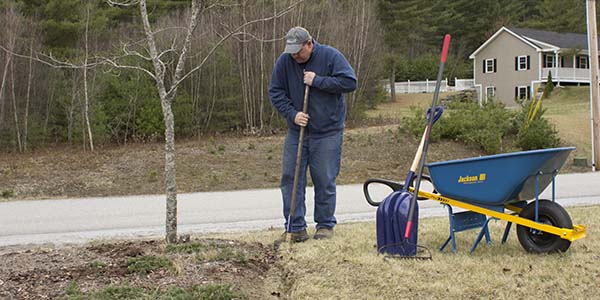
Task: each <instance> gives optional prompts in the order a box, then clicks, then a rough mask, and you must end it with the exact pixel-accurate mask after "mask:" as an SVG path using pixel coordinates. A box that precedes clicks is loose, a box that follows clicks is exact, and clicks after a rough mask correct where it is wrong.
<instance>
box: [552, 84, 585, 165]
mask: <svg viewBox="0 0 600 300" xmlns="http://www.w3.org/2000/svg"><path fill="white" fill-rule="evenodd" d="M542 105H543V107H544V108H545V109H546V113H545V114H544V116H546V117H547V118H548V119H549V120H550V122H552V124H554V125H555V126H556V129H558V132H559V134H560V138H561V139H562V140H563V142H564V143H565V145H568V146H575V147H577V150H576V151H575V155H576V156H582V157H586V158H587V159H588V163H589V162H591V158H592V142H591V123H590V118H591V117H590V95H589V87H587V86H583V87H567V88H555V89H554V91H553V92H552V95H551V97H549V98H547V99H544V100H543V104H542Z"/></svg>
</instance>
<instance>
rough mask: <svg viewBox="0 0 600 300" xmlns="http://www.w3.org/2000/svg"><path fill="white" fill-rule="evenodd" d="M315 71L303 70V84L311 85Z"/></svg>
mask: <svg viewBox="0 0 600 300" xmlns="http://www.w3.org/2000/svg"><path fill="white" fill-rule="evenodd" d="M315 76H316V74H315V72H304V84H306V85H308V86H312V83H313V79H315Z"/></svg>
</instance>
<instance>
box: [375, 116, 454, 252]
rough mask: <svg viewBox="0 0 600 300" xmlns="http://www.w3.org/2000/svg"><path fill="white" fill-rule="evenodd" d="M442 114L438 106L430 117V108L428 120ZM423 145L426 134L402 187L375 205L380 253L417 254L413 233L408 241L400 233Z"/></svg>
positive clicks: (435, 119) (403, 226)
mask: <svg viewBox="0 0 600 300" xmlns="http://www.w3.org/2000/svg"><path fill="white" fill-rule="evenodd" d="M442 112H443V108H442V107H441V106H439V107H437V108H436V109H435V112H434V114H433V115H432V114H431V109H429V110H428V111H427V120H428V121H429V120H430V119H433V122H436V121H437V120H438V119H439V118H440V117H441V115H442ZM425 130H427V128H425ZM424 143H425V133H423V136H422V138H421V142H420V143H419V147H418V149H417V153H416V154H415V158H414V159H413V162H412V165H411V167H410V170H409V172H408V174H407V175H406V180H405V182H404V185H401V188H400V189H394V190H395V191H394V192H393V193H392V194H390V195H389V196H387V197H386V199H385V200H383V201H382V202H381V204H380V205H378V208H377V218H376V223H377V249H378V251H379V252H380V253H386V254H390V255H399V256H401V257H408V256H414V255H416V252H417V234H416V233H415V232H413V234H412V235H411V236H410V238H409V239H403V238H402V236H403V234H404V232H402V229H404V228H405V227H406V225H407V220H408V219H407V214H408V212H409V205H410V199H411V198H412V195H411V194H410V193H409V192H408V187H409V186H411V183H412V181H413V180H414V179H415V172H417V170H418V164H419V161H420V160H421V154H422V152H423V151H422V150H423V145H424ZM413 218H414V219H418V215H414V216H413ZM425 258H430V257H425Z"/></svg>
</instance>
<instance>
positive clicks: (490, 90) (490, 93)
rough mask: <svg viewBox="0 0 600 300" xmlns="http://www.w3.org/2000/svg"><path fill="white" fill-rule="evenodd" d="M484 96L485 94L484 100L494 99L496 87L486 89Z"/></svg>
mask: <svg viewBox="0 0 600 300" xmlns="http://www.w3.org/2000/svg"><path fill="white" fill-rule="evenodd" d="M485 94H486V99H491V98H494V96H496V87H495V86H488V87H486V88H485Z"/></svg>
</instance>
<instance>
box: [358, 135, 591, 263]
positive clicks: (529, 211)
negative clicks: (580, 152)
mask: <svg viewBox="0 0 600 300" xmlns="http://www.w3.org/2000/svg"><path fill="white" fill-rule="evenodd" d="M574 149H575V148H574V147H562V148H551V149H541V150H531V151H521V152H513V153H505V154H497V155H489V156H482V157H475V158H467V159H461V160H451V161H443V162H435V163H429V164H427V165H426V167H427V169H428V170H429V175H430V177H424V180H427V181H430V182H431V184H432V186H433V191H430V192H428V191H424V190H422V189H420V190H419V192H418V199H419V200H434V201H438V202H440V203H442V204H445V205H448V206H451V207H459V208H462V209H463V210H465V211H469V212H473V213H477V214H481V215H484V216H486V219H487V220H486V222H485V226H487V222H488V221H489V220H490V219H498V220H503V221H506V222H508V223H507V227H506V230H505V233H504V237H503V242H504V241H505V240H506V238H507V235H508V232H509V230H510V225H511V224H512V223H515V224H517V237H518V239H519V242H520V244H521V246H523V248H524V249H525V250H527V251H529V252H533V253H551V252H565V251H567V249H569V246H570V245H571V242H573V241H575V240H578V239H581V238H583V237H585V235H586V228H585V226H583V225H573V223H572V221H571V218H570V216H569V214H568V213H567V212H566V210H565V209H564V208H563V207H562V206H561V205H559V204H558V203H556V202H555V195H556V188H555V178H556V175H557V174H558V171H559V169H560V168H561V167H562V165H563V164H564V162H565V160H566V159H567V157H568V155H569V153H570V152H571V151H573V150H574ZM550 183H552V199H551V200H546V199H539V195H540V194H541V193H542V192H543V191H544V190H545V189H546V188H547V187H548V185H550ZM372 184H384V185H387V186H388V187H390V188H392V189H393V190H400V189H402V187H403V184H401V183H397V182H393V181H390V180H385V179H369V180H367V181H366V182H365V183H364V186H363V191H364V194H365V197H366V199H367V202H368V203H369V204H371V205H373V206H378V205H379V203H380V202H376V201H373V199H372V197H371V195H370V192H369V191H370V190H371V189H370V188H369V186H370V185H372ZM409 190H410V191H411V192H413V193H414V189H413V188H412V187H409ZM451 226H452V224H451ZM485 229H487V228H485ZM482 233H483V230H482ZM488 236H489V234H488ZM486 237H487V236H486ZM478 239H481V234H480V236H479V237H478ZM447 242H448V241H446V243H447ZM453 242H454V241H453ZM477 242H478V241H476V243H477ZM475 246H476V244H475V245H474V247H475ZM442 248H443V247H442Z"/></svg>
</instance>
